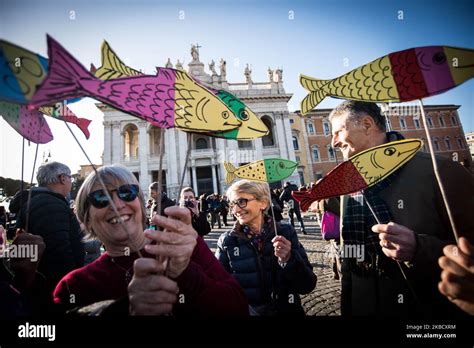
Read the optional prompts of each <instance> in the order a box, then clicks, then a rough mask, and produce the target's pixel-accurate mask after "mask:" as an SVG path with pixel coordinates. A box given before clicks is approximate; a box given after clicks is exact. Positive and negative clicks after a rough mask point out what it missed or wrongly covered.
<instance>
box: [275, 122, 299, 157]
mask: <svg viewBox="0 0 474 348" xmlns="http://www.w3.org/2000/svg"><path fill="white" fill-rule="evenodd" d="M273 119H274V124H275V128H276V138H277V139H278V145H277V146H278V148H279V149H280V156H281V158H287V159H291V158H290V153H289V149H288V144H287V142H286V135H285V127H284V125H283V119H282V117H281V114H273ZM293 158H294V153H293Z"/></svg>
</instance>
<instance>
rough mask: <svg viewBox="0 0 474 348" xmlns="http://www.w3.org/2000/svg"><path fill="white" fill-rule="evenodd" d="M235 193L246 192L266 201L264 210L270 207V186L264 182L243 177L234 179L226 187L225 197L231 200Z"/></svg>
mask: <svg viewBox="0 0 474 348" xmlns="http://www.w3.org/2000/svg"><path fill="white" fill-rule="evenodd" d="M236 193H248V194H249V195H252V196H254V197H255V198H256V199H257V200H259V201H266V202H267V203H268V205H267V207H266V208H265V212H266V211H268V209H269V208H270V187H269V186H268V184H267V183H266V182H259V181H251V180H245V179H244V180H239V181H236V182H234V183H233V184H232V185H231V186H230V187H229V188H228V189H227V197H229V199H230V200H232V197H233V196H234V194H236Z"/></svg>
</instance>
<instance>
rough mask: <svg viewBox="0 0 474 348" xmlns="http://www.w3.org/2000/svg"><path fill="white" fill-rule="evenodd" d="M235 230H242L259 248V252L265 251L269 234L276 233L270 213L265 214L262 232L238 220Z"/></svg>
mask: <svg viewBox="0 0 474 348" xmlns="http://www.w3.org/2000/svg"><path fill="white" fill-rule="evenodd" d="M235 230H236V231H241V232H242V233H243V234H244V235H245V236H246V237H247V238H248V239H249V241H250V243H252V245H253V246H254V247H255V248H256V249H257V250H258V252H259V253H263V249H264V246H265V239H266V238H267V236H269V235H271V234H272V232H273V234H274V231H273V230H274V227H273V219H272V217H271V216H269V215H264V216H263V227H262V229H261V231H260V233H256V232H254V231H252V230H251V229H250V227H249V226H247V225H240V224H239V222H238V221H237V222H236V223H235Z"/></svg>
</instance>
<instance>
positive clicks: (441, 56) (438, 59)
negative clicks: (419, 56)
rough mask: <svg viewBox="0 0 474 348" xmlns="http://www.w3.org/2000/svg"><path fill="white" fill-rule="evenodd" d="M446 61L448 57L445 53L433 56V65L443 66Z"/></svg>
mask: <svg viewBox="0 0 474 348" xmlns="http://www.w3.org/2000/svg"><path fill="white" fill-rule="evenodd" d="M445 61H446V55H445V54H444V53H443V52H438V53H436V54H435V55H434V56H433V63H435V64H443V63H444V62H445Z"/></svg>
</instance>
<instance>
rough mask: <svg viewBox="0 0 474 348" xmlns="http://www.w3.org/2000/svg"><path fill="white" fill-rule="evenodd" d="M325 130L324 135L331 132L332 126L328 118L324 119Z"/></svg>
mask: <svg viewBox="0 0 474 348" xmlns="http://www.w3.org/2000/svg"><path fill="white" fill-rule="evenodd" d="M323 132H324V135H330V134H331V128H330V127H329V122H328V121H327V120H324V121H323Z"/></svg>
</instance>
